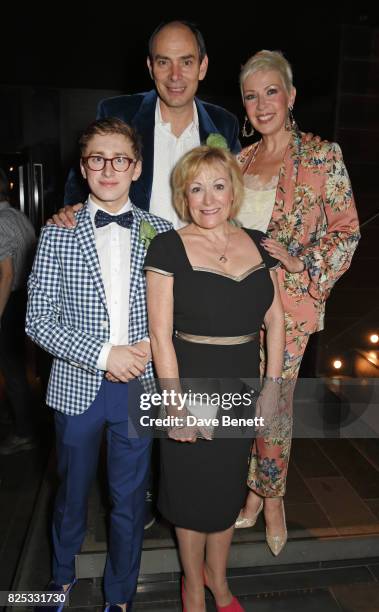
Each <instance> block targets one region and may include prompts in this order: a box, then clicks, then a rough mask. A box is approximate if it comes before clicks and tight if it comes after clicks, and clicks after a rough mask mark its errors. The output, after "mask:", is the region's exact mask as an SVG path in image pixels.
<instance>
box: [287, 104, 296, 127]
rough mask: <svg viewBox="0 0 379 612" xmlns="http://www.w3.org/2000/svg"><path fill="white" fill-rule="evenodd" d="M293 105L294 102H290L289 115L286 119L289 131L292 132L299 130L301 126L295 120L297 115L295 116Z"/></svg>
mask: <svg viewBox="0 0 379 612" xmlns="http://www.w3.org/2000/svg"><path fill="white" fill-rule="evenodd" d="M292 111H293V106H292V104H290V106H289V107H288V115H287V119H286V130H287V132H290V131H291V130H294V131H295V132H298V131H299V126H298V125H297V123H296V121H295V117H294V116H293V112H292Z"/></svg>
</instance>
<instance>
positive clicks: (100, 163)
mask: <svg viewBox="0 0 379 612" xmlns="http://www.w3.org/2000/svg"><path fill="white" fill-rule="evenodd" d="M82 162H83V164H84V165H85V166H86V167H87V168H88V169H89V170H95V171H97V170H104V168H105V165H106V163H107V162H111V164H112V168H113V170H116V172H126V171H127V170H128V169H129V167H130V164H136V163H137V160H136V159H130V157H125V156H124V155H120V156H119V157H102V156H101V155H89V156H88V157H82Z"/></svg>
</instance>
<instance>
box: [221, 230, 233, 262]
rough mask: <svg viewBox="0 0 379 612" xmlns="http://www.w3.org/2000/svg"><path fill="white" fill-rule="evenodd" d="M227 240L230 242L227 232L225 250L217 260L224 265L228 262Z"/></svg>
mask: <svg viewBox="0 0 379 612" xmlns="http://www.w3.org/2000/svg"><path fill="white" fill-rule="evenodd" d="M229 240H230V231H229V232H228V235H227V237H226V242H225V248H224V251H223V253H222V255H221V256H220V257H219V258H218V260H219V261H220V262H221V263H223V264H225V263H227V261H228V258H227V257H226V251H227V250H228V246H229Z"/></svg>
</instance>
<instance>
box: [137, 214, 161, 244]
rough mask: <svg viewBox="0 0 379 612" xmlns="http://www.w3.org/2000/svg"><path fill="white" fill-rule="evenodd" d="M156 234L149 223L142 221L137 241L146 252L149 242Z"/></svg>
mask: <svg viewBox="0 0 379 612" xmlns="http://www.w3.org/2000/svg"><path fill="white" fill-rule="evenodd" d="M157 233H158V232H157V230H156V229H155V227H153V226H152V225H151V223H149V222H148V221H145V219H142V221H141V223H140V226H139V239H140V242H142V244H143V246H144V247H145V249H146V251H147V249H148V248H149V246H150V242H151V241H152V239H153V238H154V236H156V235H157Z"/></svg>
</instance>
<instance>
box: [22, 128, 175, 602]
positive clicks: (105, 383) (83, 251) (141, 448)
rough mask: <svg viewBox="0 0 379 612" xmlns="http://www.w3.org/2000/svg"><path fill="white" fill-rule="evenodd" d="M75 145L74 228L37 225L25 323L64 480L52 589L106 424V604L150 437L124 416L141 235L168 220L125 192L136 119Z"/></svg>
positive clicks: (124, 576)
mask: <svg viewBox="0 0 379 612" xmlns="http://www.w3.org/2000/svg"><path fill="white" fill-rule="evenodd" d="M80 145H81V172H82V175H83V177H84V178H86V180H87V181H88V185H89V189H90V195H89V198H88V200H87V204H86V206H84V207H83V209H82V210H80V211H79V213H78V214H77V225H76V227H75V228H73V229H67V228H60V227H57V226H54V225H49V226H47V227H45V228H43V230H42V233H41V237H40V241H39V245H38V250H37V255H36V258H35V261H34V265H33V270H32V273H31V276H30V279H29V284H28V291H29V300H28V311H27V318H26V331H27V333H28V335H29V336H30V337H31V338H32V339H33V340H34V341H35V342H36V343H37V344H39V345H40V346H42V348H44V349H45V350H47V351H48V352H49V353H51V354H52V355H53V356H54V362H53V366H52V370H51V375H50V381H49V386H48V392H47V404H48V405H49V406H51V407H52V408H53V409H54V415H55V417H54V418H55V428H56V445H57V469H58V473H59V477H60V481H61V483H60V487H59V490H58V494H57V499H56V504H55V509H54V516H53V548H54V554H53V572H52V579H53V583H52V584H51V585H50V587H49V589H56V590H60V589H61V590H64V591H65V592H67V591H68V590H69V589H71V588H72V586H73V584H74V583H75V571H74V559H75V555H76V554H77V553H79V551H80V547H81V544H82V541H83V539H84V536H85V530H86V514H87V499H88V494H89V490H90V486H91V483H92V481H93V479H94V477H95V473H96V467H97V462H98V454H99V447H100V443H101V439H102V432H103V429H104V427H105V426H106V430H107V444H108V478H109V489H110V496H111V501H112V509H111V517H110V531H109V545H108V554H107V561H106V567H105V573H104V590H105V598H106V601H107V602H109V603H108V604H107V606H106V608H105V609H106V610H120V607H121V609H123V610H126V609H127V610H130V609H131V608H130V606H131V601H132V599H133V596H134V594H135V590H136V584H137V577H138V571H139V565H140V557H141V549H142V539H143V527H144V507H145V504H144V500H145V490H146V479H147V475H148V470H149V458H150V445H151V440H150V438H149V436H141V437H138V436H137V434H136V430H135V429H134V427H133V423H132V420H133V419H132V416H133V415H134V417H135V418H136V419H137V421H138V411H139V403H138V400H139V396H140V393H141V391H142V390H143V386H144V387H145V389H146V390H149V388H150V389H151V388H152V386H153V371H152V364H151V361H150V356H151V354H150V344H149V338H148V325H147V314H146V295H145V278H144V274H143V263H144V258H145V255H146V248H147V247H148V244H149V240H150V239H151V238H152V237H153V236H154V234H156V233H158V232H162V231H166V230H168V229H170V227H171V226H170V224H169V223H168V222H167V221H164V220H163V219H160V218H159V217H156V216H154V215H151V214H150V213H148V212H146V211H143V210H141V209H139V208H137V207H135V206H134V205H133V204H132V203H131V202H130V200H129V189H130V185H131V184H132V182H133V181H136V180H137V179H138V178H139V176H140V174H141V169H142V164H141V151H140V145H139V140H138V138H137V136H136V133H135V132H134V130H133V129H132V128H130V127H129V126H128V125H126V124H125V123H124V122H123V121H121V120H119V119H114V118H108V119H102V120H98V121H95V122H94V123H93V124H91V125H90V126H89V128H88V129H87V130H86V131H85V132H84V134H83V135H82V137H81V140H80ZM106 372H107V373H108V374H107V377H105V373H106ZM116 381H118V383H119V384H117V382H116ZM117 604H118V605H117ZM118 606H120V607H118ZM62 607H63V606H56V607H54V606H53V607H51V608H49V609H51V610H56V611H57V610H61V609H62ZM44 610H46V607H45V608H44Z"/></svg>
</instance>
